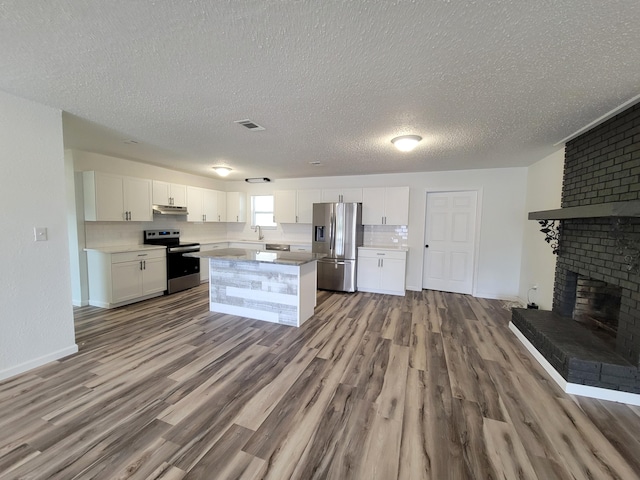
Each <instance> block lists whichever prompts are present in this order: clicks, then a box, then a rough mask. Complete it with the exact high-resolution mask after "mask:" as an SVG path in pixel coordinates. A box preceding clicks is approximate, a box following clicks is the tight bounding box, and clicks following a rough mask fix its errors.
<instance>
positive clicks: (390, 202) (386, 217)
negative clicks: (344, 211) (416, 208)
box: [362, 187, 409, 225]
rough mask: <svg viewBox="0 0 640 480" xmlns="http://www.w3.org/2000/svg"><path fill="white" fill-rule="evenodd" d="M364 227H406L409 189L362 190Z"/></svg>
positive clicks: (382, 188)
mask: <svg viewBox="0 0 640 480" xmlns="http://www.w3.org/2000/svg"><path fill="white" fill-rule="evenodd" d="M362 223H363V224H364V225H408V224H409V187H377V188H375V187H374V188H363V189H362Z"/></svg>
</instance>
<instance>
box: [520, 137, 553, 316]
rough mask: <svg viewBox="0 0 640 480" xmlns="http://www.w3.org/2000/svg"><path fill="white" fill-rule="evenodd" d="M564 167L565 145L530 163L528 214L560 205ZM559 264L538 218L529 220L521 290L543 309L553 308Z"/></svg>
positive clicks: (527, 198)
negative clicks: (535, 287)
mask: <svg viewBox="0 0 640 480" xmlns="http://www.w3.org/2000/svg"><path fill="white" fill-rule="evenodd" d="M563 169H564V148H563V149H561V150H558V151H557V152H555V153H553V154H551V155H549V156H548V157H546V158H543V159H542V160H540V161H539V162H537V163H535V164H533V165H531V166H530V167H529V171H528V174H527V197H526V209H525V210H526V211H525V213H524V217H525V218H526V217H527V214H528V212H535V211H539V210H553V209H556V208H560V200H561V196H562V173H563ZM555 268H556V256H555V255H554V254H553V253H552V250H551V247H550V246H549V244H548V243H546V242H545V241H544V234H543V233H541V232H540V225H539V224H538V222H537V221H535V220H527V221H526V222H525V228H524V240H523V244H522V267H521V273H520V292H519V297H520V299H521V300H522V302H523V303H526V302H527V300H528V299H530V300H531V301H532V302H535V303H537V304H538V305H539V307H540V308H541V309H544V310H551V306H552V303H553V279H554V276H555ZM533 285H537V286H538V289H537V290H529V289H530V288H531V287H532V286H533Z"/></svg>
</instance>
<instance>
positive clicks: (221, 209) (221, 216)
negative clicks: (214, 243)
mask: <svg viewBox="0 0 640 480" xmlns="http://www.w3.org/2000/svg"><path fill="white" fill-rule="evenodd" d="M215 192H216V216H215V217H214V220H213V221H214V222H226V221H227V192H220V191H218V190H216V191H215Z"/></svg>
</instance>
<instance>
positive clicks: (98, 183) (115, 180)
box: [82, 172, 126, 222]
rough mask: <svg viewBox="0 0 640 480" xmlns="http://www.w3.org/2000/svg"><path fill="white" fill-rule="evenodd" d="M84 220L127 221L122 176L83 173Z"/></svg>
mask: <svg viewBox="0 0 640 480" xmlns="http://www.w3.org/2000/svg"><path fill="white" fill-rule="evenodd" d="M82 181H83V186H84V218H85V220H88V221H100V222H122V221H124V220H126V217H125V209H124V192H123V183H122V176H120V175H111V174H108V173H102V172H82Z"/></svg>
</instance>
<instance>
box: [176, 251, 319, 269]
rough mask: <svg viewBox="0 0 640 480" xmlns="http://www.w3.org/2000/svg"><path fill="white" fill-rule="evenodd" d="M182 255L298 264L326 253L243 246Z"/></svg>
mask: <svg viewBox="0 0 640 480" xmlns="http://www.w3.org/2000/svg"><path fill="white" fill-rule="evenodd" d="M184 256H185V257H197V258H217V259H225V260H236V261H237V260H242V261H248V262H260V263H271V264H277V265H295V266H300V265H304V264H305V263H309V262H314V261H316V260H318V259H320V258H324V257H326V254H324V253H306V252H271V251H269V252H266V251H263V250H250V249H245V248H221V249H219V250H207V251H202V252H194V253H186V254H185V255H184Z"/></svg>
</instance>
